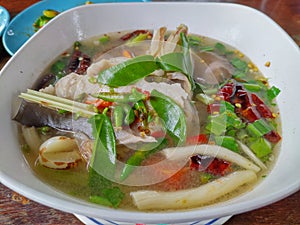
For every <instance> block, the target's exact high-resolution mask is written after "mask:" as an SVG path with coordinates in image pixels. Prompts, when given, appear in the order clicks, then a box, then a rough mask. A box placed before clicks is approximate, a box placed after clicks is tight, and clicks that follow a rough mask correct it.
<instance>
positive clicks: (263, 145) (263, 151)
mask: <svg viewBox="0 0 300 225" xmlns="http://www.w3.org/2000/svg"><path fill="white" fill-rule="evenodd" d="M249 147H250V149H251V150H252V151H253V152H254V153H255V155H256V156H257V157H258V158H263V157H265V156H267V155H269V154H270V153H271V152H272V148H271V144H270V142H268V141H267V140H266V139H265V138H258V139H255V141H254V142H253V143H252V144H250V146H249Z"/></svg>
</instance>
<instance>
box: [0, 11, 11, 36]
mask: <svg viewBox="0 0 300 225" xmlns="http://www.w3.org/2000/svg"><path fill="white" fill-rule="evenodd" d="M9 18H10V16H9V13H8V12H7V10H6V9H5V8H4V7H2V6H0V37H1V35H2V33H3V31H4V29H5V27H6V26H7V25H8V23H9Z"/></svg>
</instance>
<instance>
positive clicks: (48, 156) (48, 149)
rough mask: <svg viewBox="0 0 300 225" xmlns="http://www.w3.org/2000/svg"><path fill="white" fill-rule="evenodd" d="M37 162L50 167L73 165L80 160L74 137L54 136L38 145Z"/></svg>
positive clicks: (57, 167) (58, 167) (68, 166)
mask: <svg viewBox="0 0 300 225" xmlns="http://www.w3.org/2000/svg"><path fill="white" fill-rule="evenodd" d="M38 159H39V162H40V163H41V164H42V165H43V166H46V167H49V168H52V169H66V168H70V167H74V166H75V165H76V163H77V162H78V161H79V160H81V156H80V154H79V150H78V147H77V144H76V141H75V139H72V138H69V137H65V136H55V137H52V138H50V139H48V140H47V141H45V142H44V143H43V144H42V145H41V146H40V151H39V158H38Z"/></svg>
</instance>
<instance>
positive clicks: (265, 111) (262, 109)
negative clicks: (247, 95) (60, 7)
mask: <svg viewBox="0 0 300 225" xmlns="http://www.w3.org/2000/svg"><path fill="white" fill-rule="evenodd" d="M251 99H252V102H253V103H254V104H255V105H256V109H257V111H258V112H259V113H260V115H261V116H262V117H263V118H274V116H273V114H272V112H271V110H270V109H269V107H268V106H266V105H265V103H264V102H263V101H262V100H261V99H260V98H259V97H258V96H257V95H256V94H253V93H252V94H251Z"/></svg>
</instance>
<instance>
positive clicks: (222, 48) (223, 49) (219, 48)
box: [215, 42, 226, 55]
mask: <svg viewBox="0 0 300 225" xmlns="http://www.w3.org/2000/svg"><path fill="white" fill-rule="evenodd" d="M215 49H216V50H217V51H218V52H219V53H220V54H223V55H225V54H226V47H225V45H223V44H222V43H219V42H218V43H216V44H215Z"/></svg>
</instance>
